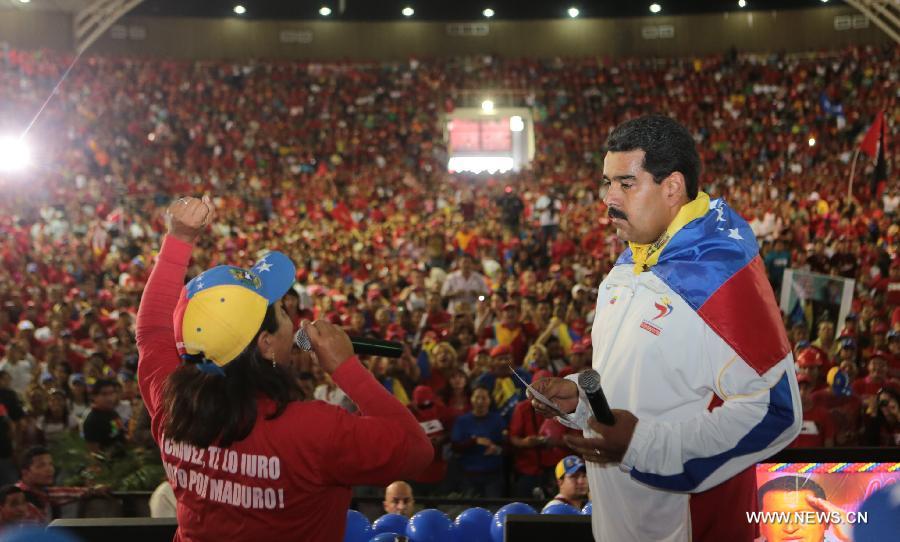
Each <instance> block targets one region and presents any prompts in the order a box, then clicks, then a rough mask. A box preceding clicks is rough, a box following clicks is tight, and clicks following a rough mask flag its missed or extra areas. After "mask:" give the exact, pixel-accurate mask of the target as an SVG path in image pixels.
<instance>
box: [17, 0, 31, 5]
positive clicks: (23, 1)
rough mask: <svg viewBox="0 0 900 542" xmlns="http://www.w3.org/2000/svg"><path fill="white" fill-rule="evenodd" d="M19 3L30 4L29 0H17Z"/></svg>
mask: <svg viewBox="0 0 900 542" xmlns="http://www.w3.org/2000/svg"><path fill="white" fill-rule="evenodd" d="M19 3H20V4H30V3H31V0H19Z"/></svg>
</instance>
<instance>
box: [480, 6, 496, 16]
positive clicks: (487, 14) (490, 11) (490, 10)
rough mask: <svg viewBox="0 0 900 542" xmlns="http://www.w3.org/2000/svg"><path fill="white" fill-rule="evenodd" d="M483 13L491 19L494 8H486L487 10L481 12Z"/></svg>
mask: <svg viewBox="0 0 900 542" xmlns="http://www.w3.org/2000/svg"><path fill="white" fill-rule="evenodd" d="M481 14H482V15H484V16H485V17H487V18H488V19H490V18H491V17H493V16H494V10H492V9H491V8H485V10H484V11H482V12H481Z"/></svg>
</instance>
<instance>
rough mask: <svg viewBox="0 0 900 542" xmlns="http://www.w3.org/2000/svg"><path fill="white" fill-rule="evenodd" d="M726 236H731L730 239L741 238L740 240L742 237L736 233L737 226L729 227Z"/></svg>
mask: <svg viewBox="0 0 900 542" xmlns="http://www.w3.org/2000/svg"><path fill="white" fill-rule="evenodd" d="M728 237H731V238H732V239H741V240H743V239H744V238H743V237H741V234H740V233H738V229H737V228H731V229H729V230H728Z"/></svg>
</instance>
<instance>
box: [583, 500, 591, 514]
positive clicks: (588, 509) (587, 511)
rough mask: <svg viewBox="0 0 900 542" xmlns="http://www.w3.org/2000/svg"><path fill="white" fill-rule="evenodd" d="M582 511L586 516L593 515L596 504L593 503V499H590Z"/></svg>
mask: <svg viewBox="0 0 900 542" xmlns="http://www.w3.org/2000/svg"><path fill="white" fill-rule="evenodd" d="M581 513H582V514H583V515H585V516H590V515H593V513H594V505H593V504H591V501H588V503H587V504H586V505H584V508H582V509H581Z"/></svg>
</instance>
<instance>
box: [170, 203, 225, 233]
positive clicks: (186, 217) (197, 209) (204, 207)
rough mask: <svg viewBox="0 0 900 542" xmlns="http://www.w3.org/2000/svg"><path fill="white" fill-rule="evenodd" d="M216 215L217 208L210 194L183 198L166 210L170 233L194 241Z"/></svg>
mask: <svg viewBox="0 0 900 542" xmlns="http://www.w3.org/2000/svg"><path fill="white" fill-rule="evenodd" d="M215 215H216V209H215V207H214V206H213V203H212V201H211V200H210V199H209V196H203V199H197V198H190V197H188V198H181V199H179V200H178V201H175V202H174V203H172V204H171V205H169V208H168V209H167V210H166V218H167V221H168V224H169V235H172V236H174V237H177V238H179V239H181V240H182V241H185V242H188V243H193V242H194V241H195V240H196V239H197V237H198V236H199V235H200V233H201V232H202V231H203V229H204V228H206V226H207V225H209V224H210V223H211V222H212V220H213V218H214V217H215Z"/></svg>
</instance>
